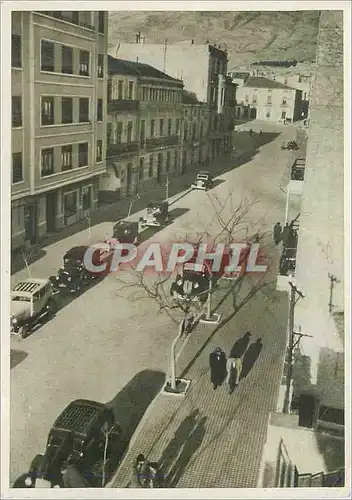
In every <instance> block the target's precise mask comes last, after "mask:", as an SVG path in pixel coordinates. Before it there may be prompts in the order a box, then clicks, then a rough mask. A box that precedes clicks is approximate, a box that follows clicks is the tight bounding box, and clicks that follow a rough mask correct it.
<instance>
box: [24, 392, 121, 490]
mask: <svg viewBox="0 0 352 500" xmlns="http://www.w3.org/2000/svg"><path fill="white" fill-rule="evenodd" d="M125 448H126V442H125V440H124V438H123V435H122V430H121V427H120V425H119V424H118V423H117V422H116V421H115V418H114V415H113V411H112V409H110V408H108V407H107V406H106V405H104V404H102V403H97V402H95V401H89V400H85V399H78V400H76V401H73V402H71V403H70V404H69V405H68V406H67V407H66V408H65V409H64V410H63V412H62V413H61V414H60V415H59V417H58V418H57V419H56V420H55V422H54V424H53V426H52V428H51V429H50V431H49V436H48V440H47V445H46V450H45V453H44V455H43V456H42V458H41V461H40V463H39V461H38V457H40V455H37V456H36V457H35V459H34V460H36V467H35V476H36V479H38V478H41V479H44V480H45V481H48V482H49V483H51V485H52V486H55V485H60V486H61V487H62V486H63V477H62V474H63V472H64V471H65V470H66V469H67V467H69V466H74V467H75V469H76V470H77V472H78V473H79V474H80V476H81V477H82V478H83V480H84V481H86V482H87V484H88V485H89V486H90V487H101V486H105V484H106V483H107V482H108V481H109V480H110V479H111V477H112V475H113V473H114V471H115V469H116V468H117V466H118V464H119V462H120V460H121V458H122V455H123V453H124V451H125ZM104 455H106V456H105V466H104ZM32 464H33V462H32ZM33 469H34V468H33V465H32V466H31V468H30V470H32V471H33Z"/></svg>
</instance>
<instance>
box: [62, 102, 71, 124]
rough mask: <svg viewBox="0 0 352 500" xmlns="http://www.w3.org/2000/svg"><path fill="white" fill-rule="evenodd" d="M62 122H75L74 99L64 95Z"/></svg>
mask: <svg viewBox="0 0 352 500" xmlns="http://www.w3.org/2000/svg"><path fill="white" fill-rule="evenodd" d="M61 122H62V123H73V99H72V97H62V99H61Z"/></svg>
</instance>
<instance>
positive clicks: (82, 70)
mask: <svg viewBox="0 0 352 500" xmlns="http://www.w3.org/2000/svg"><path fill="white" fill-rule="evenodd" d="M79 74H80V75H82V76H89V52H88V51H87V50H80V51H79Z"/></svg>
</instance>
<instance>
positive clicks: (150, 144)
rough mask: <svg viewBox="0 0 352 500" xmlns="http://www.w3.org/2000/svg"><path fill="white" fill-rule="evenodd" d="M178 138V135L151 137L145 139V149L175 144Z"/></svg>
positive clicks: (178, 140) (177, 142)
mask: <svg viewBox="0 0 352 500" xmlns="http://www.w3.org/2000/svg"><path fill="white" fill-rule="evenodd" d="M179 142H180V138H179V136H178V135H169V136H166V137H153V138H151V139H147V140H146V141H145V148H146V149H154V148H161V147H166V146H176V145H177V144H179Z"/></svg>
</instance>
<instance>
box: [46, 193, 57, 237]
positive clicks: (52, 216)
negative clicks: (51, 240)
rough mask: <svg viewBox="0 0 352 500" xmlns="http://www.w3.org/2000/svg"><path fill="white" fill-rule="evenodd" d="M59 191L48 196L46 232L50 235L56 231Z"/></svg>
mask: <svg viewBox="0 0 352 500" xmlns="http://www.w3.org/2000/svg"><path fill="white" fill-rule="evenodd" d="M56 215H57V191H52V192H51V193H48V194H47V195H46V230H47V232H48V233H53V232H54V231H56Z"/></svg>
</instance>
